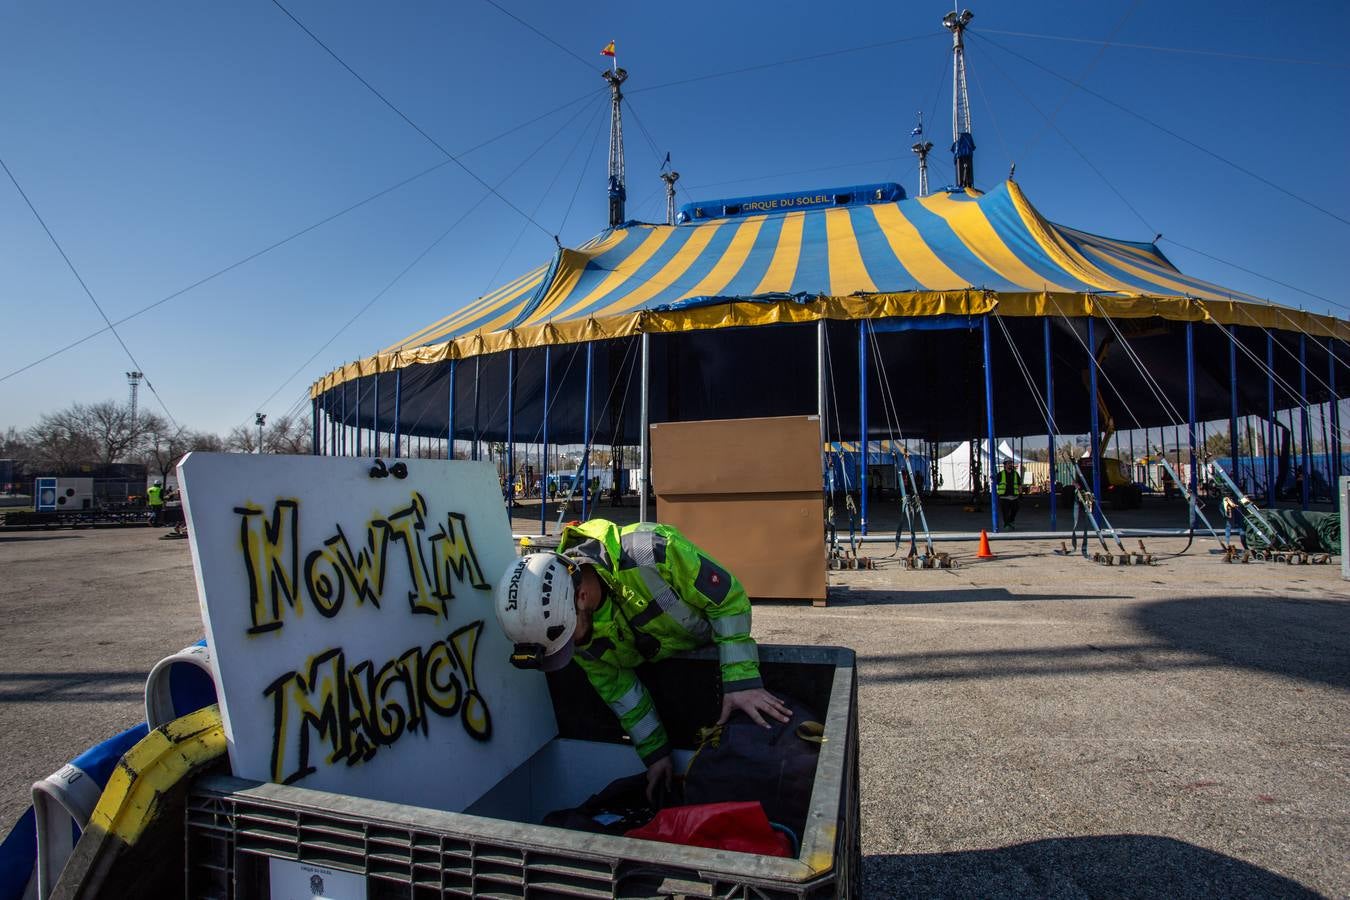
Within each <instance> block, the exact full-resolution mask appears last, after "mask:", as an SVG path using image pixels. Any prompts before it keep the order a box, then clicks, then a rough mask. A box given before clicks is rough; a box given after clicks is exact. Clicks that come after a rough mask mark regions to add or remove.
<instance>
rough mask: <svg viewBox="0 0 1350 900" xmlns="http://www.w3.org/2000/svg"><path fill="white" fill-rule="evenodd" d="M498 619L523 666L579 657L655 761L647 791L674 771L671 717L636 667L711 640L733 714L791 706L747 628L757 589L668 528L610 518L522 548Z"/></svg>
mask: <svg viewBox="0 0 1350 900" xmlns="http://www.w3.org/2000/svg"><path fill="white" fill-rule="evenodd" d="M496 599H497V602H496V608H497V619H498V621H499V622H500V623H501V626H502V630H503V631H505V632H506V635H507V637H509V638H510V639H511V640H512V641H513V642H514V644H515V647H514V650H513V652H512V656H511V661H512V663H514V664H515V665H516V666H517V667H519V668H525V669H531V668H534V669H543V670H545V671H556V670H557V669H560V668H562V667H563V666H565V665H567V663H568V662H569V661H570V660H572V659H575V660H576V662H577V664H578V665H579V666H581V669H582V671H584V672H585V673H586V676H587V678H588V679H589V680H590V682H591V685H592V686H593V687H594V688H595V690H596V691H597V692H598V693H599V694H600V697H601V699H602V700H604V701H605V703H607V704H608V705H609V708H610V709H612V710H613V711H614V714H615V715H616V716H618V718H619V722H620V724H621V725H622V726H623V728H624V730H625V731H627V732H628V735H629V737H630V738H631V739H632V741H633V746H634V747H635V748H636V749H637V752H638V755H639V756H640V757H641V758H642V762H643V764H644V765H646V766H647V790H648V796H649V797H650V796H652V794H653V792H654V791H655V790H656V789H657V788H658V787H659V786H662V785H665V786H668V785H669V783H670V779H671V776H672V774H673V772H674V768H673V766H672V764H671V758H670V751H671V748H670V742H669V740H668V738H667V736H666V729H665V726H663V725H662V724H661V718H660V716H659V715H658V714H657V711H656V706H655V705H654V704H653V702H652V697H651V694H650V693H649V692H648V690H647V688H646V686H645V685H643V684H642V681H641V680H640V679H639V678H638V677H637V674H636V673H635V672H634V669H636V668H637V666H638V665H640V664H641V663H644V662H654V661H657V660H662V659H666V658H667V657H670V656H673V655H674V654H676V653H680V652H682V651H685V650H693V649H696V648H699V647H706V646H708V645H709V644H715V645H716V646H717V651H718V661H719V662H720V664H721V670H722V714H721V718H720V719H719V720H718V722H719V723H721V722H725V721H726V720H727V719H728V718H729V717H730V716H731V713H732V712H733V711H734V710H741V711H742V712H744V713H745V714H746V715H747V716H749V717H750V718H751V719H752V720H753V721H755V722H756V723H758V724H760V725H763V726H764V727H766V728H767V727H769V724H768V722H766V721H765V718H766V717H768V718H772V719H775V720H777V721H780V722H787V721H788V720H789V719H790V718H791V711H790V710H789V709H788V707H787V706H786V705H784V703H783V702H782V701H781V700H780V699H778V698H777V697H775V696H774V695H773V694H771V693H769V692H768V691H766V690H765V689H764V684H763V682H762V681H761V680H760V676H759V651H758V648H757V647H756V645H755V642H754V640H753V639H752V638H751V637H750V598H749V597H748V596H746V593H745V588H744V587H742V586H741V583H740V581H738V580H737V579H736V578H735V576H733V575H732V574H731V573H730V572H728V571H727V570H726V569H724V568H723V567H722V566H721V565H720V564H718V563H717V561H716V560H714V559H713V558H712V557H710V556H709V555H708V554H707V553H704V552H703V551H702V550H700V549H699V548H698V547H697V546H695V545H694V544H693V542H691V541H690V540H689V539H688V538H686V537H685V536H684V535H682V534H681V533H680V532H679V531H678V530H677V529H675V528H673V527H671V526H669V525H657V524H652V523H639V524H637V525H629V526H626V527H623V528H620V527H619V526H618V525H616V524H614V523H613V522H609V521H606V520H604V519H592V520H590V521H589V522H586V523H585V524H582V525H569V526H568V527H566V528H564V529H563V533H562V538H561V541H560V542H559V545H558V552H556V553H533V554H530V555H529V556H524V557H521V558H520V559H519V560H517V561H516V562H515V563H514V564H512V565H511V567H510V568H508V569H507V570H506V573H505V575H503V576H502V579H501V581H500V583H499V584H498V585H497V596H496Z"/></svg>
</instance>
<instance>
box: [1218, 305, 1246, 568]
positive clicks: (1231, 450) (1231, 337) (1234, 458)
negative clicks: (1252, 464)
mask: <svg viewBox="0 0 1350 900" xmlns="http://www.w3.org/2000/svg"><path fill="white" fill-rule="evenodd" d="M1237 339H1238V338H1237V326H1236V325H1229V326H1228V460H1229V463H1228V464H1229V467H1230V468H1231V469H1232V472H1231V474H1232V476H1233V481H1235V482H1236V481H1237V480H1238V479H1240V478H1241V477H1242V467H1241V466H1240V465H1238V392H1237ZM1232 530H1233V518H1232V516H1224V517H1223V539H1224V541H1225V542H1226V543H1231V542H1232V539H1233V535H1232Z"/></svg>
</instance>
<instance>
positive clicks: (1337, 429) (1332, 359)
mask: <svg viewBox="0 0 1350 900" xmlns="http://www.w3.org/2000/svg"><path fill="white" fill-rule="evenodd" d="M1327 368H1328V370H1329V371H1328V373H1327V376H1328V380H1327V385H1328V388H1329V390H1330V392H1331V397H1330V398H1329V401H1328V402H1329V403H1330V405H1331V447H1330V448H1329V449H1330V450H1331V495H1332V496H1333V497H1335V496H1337V492H1338V491H1339V490H1340V487H1339V484H1340V480H1341V398H1340V396H1339V395H1337V393H1336V339H1335V338H1327Z"/></svg>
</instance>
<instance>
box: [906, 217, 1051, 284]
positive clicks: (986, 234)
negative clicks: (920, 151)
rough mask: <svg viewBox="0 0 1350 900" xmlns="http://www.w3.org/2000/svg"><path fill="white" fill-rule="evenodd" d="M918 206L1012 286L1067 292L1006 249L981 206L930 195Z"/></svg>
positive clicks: (1006, 246)
mask: <svg viewBox="0 0 1350 900" xmlns="http://www.w3.org/2000/svg"><path fill="white" fill-rule="evenodd" d="M918 202H919V203H921V204H923V207H924V208H925V209H927V210H928V211H929V212H931V213H933V214H934V215H937V216H941V217H942V218H943V220H945V221H946V223H947V224H948V225H950V226H951V229H952V231H953V232H954V233H955V234H956V237H957V239H959V240H960V241H961V243H963V244H965V245H966V248H967V249H968V250H970V252H971V253H973V254H975V257H976V259H978V260H979V261H980V262H982V263H984V264H985V265H986V266H988V267H989V268H991V269H993V270H994V271H995V272H997V273H998V274H999V275H1001V276H1002V277H1003V278H1005V279H1007V280H1008V281H1011V282H1012V283H1013V284H1020V285H1022V286H1023V287H1025V288H1026V289H1027V290H1031V291H1034V290H1036V289H1037V288H1041V287H1043V288H1044V289H1045V290H1048V291H1057V292H1061V291H1068V290H1069V289H1068V288H1066V287H1064V286H1063V285H1061V284H1056V283H1054V282H1053V281H1046V279H1045V277H1044V276H1042V275H1041V274H1040V273H1039V272H1037V271H1036V270H1034V269H1032V268H1031V267H1030V266H1028V265H1027V264H1026V263H1024V262H1022V260H1021V259H1019V258H1018V257H1017V254H1015V253H1013V252H1012V250H1010V249H1008V245H1007V244H1005V243H1003V239H1002V238H1001V237H999V236H998V232H996V231H995V230H994V226H993V225H991V224H990V223H989V219H988V218H987V217H986V216H985V214H984V210H982V209H980V204H978V203H970V202H963V201H960V200H952V199H951V198H950V197H948V196H947V195H946V194H929V195H928V196H927V197H921V198H919V201H918Z"/></svg>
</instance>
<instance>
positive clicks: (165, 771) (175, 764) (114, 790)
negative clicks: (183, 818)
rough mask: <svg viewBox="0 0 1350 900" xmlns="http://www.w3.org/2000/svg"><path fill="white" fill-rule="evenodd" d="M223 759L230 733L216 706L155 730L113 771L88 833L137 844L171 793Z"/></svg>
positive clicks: (87, 826) (179, 823) (90, 822)
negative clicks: (209, 764)
mask: <svg viewBox="0 0 1350 900" xmlns="http://www.w3.org/2000/svg"><path fill="white" fill-rule="evenodd" d="M224 753H225V728H224V726H223V725H222V724H221V721H220V708H219V707H217V706H216V705H214V704H212V705H211V706H208V707H206V708H204V709H199V710H197V711H196V712H194V713H189V714H188V715H186V716H183V717H182V718H181V719H175V720H174V721H172V722H170V723H169V724H167V725H162V726H160V727H159V728H156V729H155V730H154V731H152V732H150V733H149V734H148V735H146V736H145V737H143V738H141V740H140V741H138V742H137V743H136V746H134V747H132V748H131V749H130V750H128V751H127V752H126V754H125V755H124V756H123V757H122V759H121V761H119V762H118V764H117V767H116V768H115V769H113V772H112V775H111V776H110V777H109V778H108V784H107V786H106V787H105V788H104V789H103V794H102V795H101V796H100V797H99V800H98V805H97V806H95V807H94V812H93V814H92V815H91V816H90V817H89V824H88V825H86V826H85V829H86V830H95V831H101V832H104V833H107V834H110V835H112V836H114V837H117V838H120V839H121V840H122V841H124V842H125V843H126V844H128V845H132V844H135V843H136V841H137V840H139V839H140V837H141V835H142V834H144V833H145V829H146V828H147V827H149V826H150V825H151V824H152V823H154V821H155V819H156V817H157V816H158V814H159V812H160V805H159V804H160V801H161V799H162V798H163V796H164V795H165V794H166V793H168V791H169V789H170V788H172V787H173V786H174V785H176V784H177V783H178V782H179V781H181V780H182V779H183V778H185V777H186V776H188V775H189V774H191V773H192V772H193V771H195V770H196V769H198V768H200V767H201V766H203V765H205V764H207V763H209V762H211V761H212V760H215V759H217V758H219V757H220V756H222V755H224ZM181 825H182V823H181V822H176V823H173V826H174V827H178V826H181Z"/></svg>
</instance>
